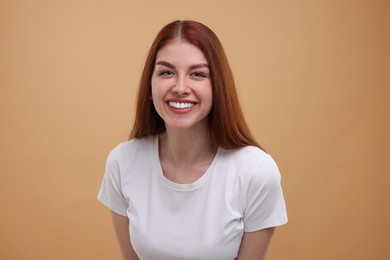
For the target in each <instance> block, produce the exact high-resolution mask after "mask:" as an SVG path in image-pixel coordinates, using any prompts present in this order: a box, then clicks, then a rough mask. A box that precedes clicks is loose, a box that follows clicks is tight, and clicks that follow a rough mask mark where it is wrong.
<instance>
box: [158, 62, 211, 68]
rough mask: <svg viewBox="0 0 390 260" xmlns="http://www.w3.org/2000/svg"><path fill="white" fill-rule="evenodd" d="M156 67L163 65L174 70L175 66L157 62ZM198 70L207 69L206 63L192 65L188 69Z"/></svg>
mask: <svg viewBox="0 0 390 260" xmlns="http://www.w3.org/2000/svg"><path fill="white" fill-rule="evenodd" d="M156 65H163V66H166V67H168V68H171V69H175V66H174V65H172V64H171V63H169V62H167V61H163V60H162V61H157V62H156ZM199 68H209V65H208V64H207V63H201V64H194V65H191V66H190V69H191V70H192V69H199Z"/></svg>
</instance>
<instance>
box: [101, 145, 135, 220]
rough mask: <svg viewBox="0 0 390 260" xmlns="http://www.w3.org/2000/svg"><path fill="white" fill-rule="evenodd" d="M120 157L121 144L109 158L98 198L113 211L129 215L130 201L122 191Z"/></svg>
mask: <svg viewBox="0 0 390 260" xmlns="http://www.w3.org/2000/svg"><path fill="white" fill-rule="evenodd" d="M119 159H120V145H118V146H117V147H116V148H115V149H113V150H112V151H111V153H110V154H109V156H108V158H107V162H106V171H105V174H104V177H103V182H102V185H101V188H100V191H99V194H98V196H97V198H98V200H99V201H100V202H101V203H103V204H104V205H105V206H106V207H108V208H110V209H111V210H112V211H114V212H116V213H118V214H120V215H122V216H127V208H128V202H127V200H126V198H125V197H124V196H123V193H122V187H121V174H120V167H119Z"/></svg>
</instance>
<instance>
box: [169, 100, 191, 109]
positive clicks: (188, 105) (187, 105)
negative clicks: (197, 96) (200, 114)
mask: <svg viewBox="0 0 390 260" xmlns="http://www.w3.org/2000/svg"><path fill="white" fill-rule="evenodd" d="M168 104H169V105H170V106H171V107H174V108H176V109H186V108H191V107H193V106H194V105H195V104H194V103H188V102H186V103H181V102H173V101H169V102H168Z"/></svg>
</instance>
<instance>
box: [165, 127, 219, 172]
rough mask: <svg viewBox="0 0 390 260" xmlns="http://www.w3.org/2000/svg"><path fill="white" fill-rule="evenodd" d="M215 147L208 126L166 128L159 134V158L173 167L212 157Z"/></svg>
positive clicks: (180, 166)
mask: <svg viewBox="0 0 390 260" xmlns="http://www.w3.org/2000/svg"><path fill="white" fill-rule="evenodd" d="M216 151H217V147H216V146H215V145H214V144H213V143H212V142H211V138H210V133H209V129H208V128H203V129H198V130H197V131H188V130H184V131H180V130H173V129H168V128H167V130H166V132H165V133H164V134H162V135H161V136H160V158H162V159H163V160H168V161H170V162H171V163H172V164H173V165H175V168H185V167H187V166H189V165H195V164H198V163H203V162H204V161H209V160H210V158H214V156H215V153H216Z"/></svg>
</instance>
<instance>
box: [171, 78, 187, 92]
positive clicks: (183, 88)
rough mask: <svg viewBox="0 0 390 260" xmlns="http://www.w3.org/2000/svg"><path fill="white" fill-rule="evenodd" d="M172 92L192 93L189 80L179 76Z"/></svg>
mask: <svg viewBox="0 0 390 260" xmlns="http://www.w3.org/2000/svg"><path fill="white" fill-rule="evenodd" d="M172 92H173V93H175V94H176V95H179V96H186V95H188V94H189V93H190V88H189V86H188V82H187V81H186V79H185V78H183V77H180V78H177V80H176V82H175V85H174V86H173V88H172Z"/></svg>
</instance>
